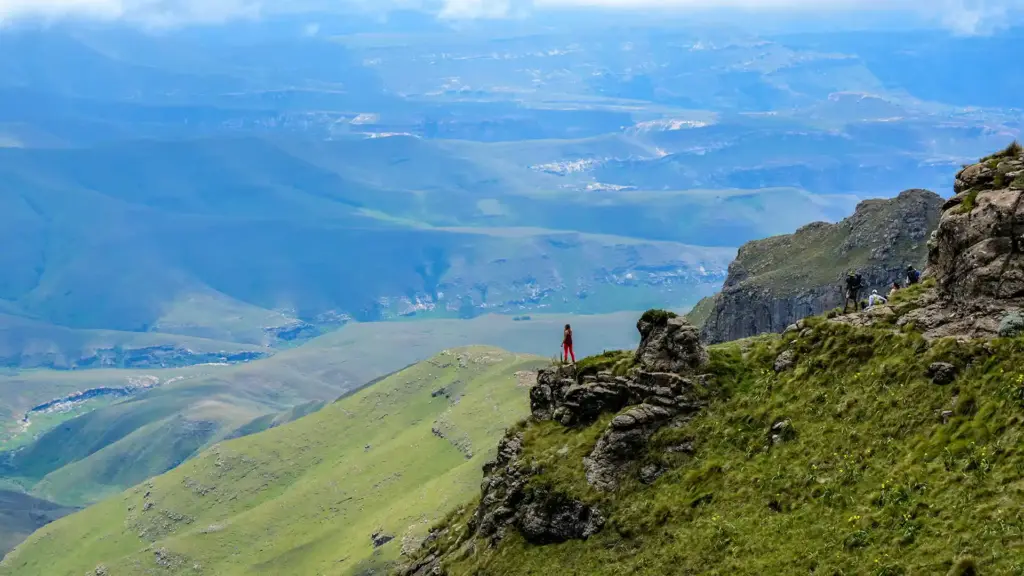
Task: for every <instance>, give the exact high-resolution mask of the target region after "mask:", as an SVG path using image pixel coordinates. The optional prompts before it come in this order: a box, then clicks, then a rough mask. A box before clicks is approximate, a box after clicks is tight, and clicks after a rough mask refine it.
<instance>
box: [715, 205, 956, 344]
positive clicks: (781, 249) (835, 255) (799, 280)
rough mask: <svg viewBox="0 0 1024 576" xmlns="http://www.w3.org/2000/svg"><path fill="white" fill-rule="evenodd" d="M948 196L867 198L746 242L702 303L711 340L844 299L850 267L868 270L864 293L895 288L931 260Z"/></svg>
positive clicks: (764, 328) (784, 322)
mask: <svg viewBox="0 0 1024 576" xmlns="http://www.w3.org/2000/svg"><path fill="white" fill-rule="evenodd" d="M942 203H943V200H942V198H941V197H940V196H939V195H937V194H935V193H933V192H929V191H927V190H919V189H915V190H906V191H904V192H902V193H900V194H899V195H898V196H897V197H896V198H893V199H891V200H865V201H864V202H861V203H860V204H859V205H858V206H857V208H856V210H855V211H854V213H853V215H852V216H850V217H849V218H846V219H845V220H843V221H841V222H838V223H836V224H828V223H824V222H815V223H812V224H808V225H807V226H804V227H802V228H800V229H799V230H797V231H796V232H795V233H793V234H788V235H783V236H774V237H771V238H766V239H764V240H756V241H754V242H749V243H747V244H745V245H744V246H743V247H741V248H740V250H739V253H738V255H737V257H736V260H735V261H733V263H732V264H730V266H729V273H728V276H727V278H726V280H725V284H724V286H723V288H722V291H721V292H720V293H719V294H717V295H716V296H714V297H712V301H711V303H708V302H704V303H702V304H701V305H698V309H702V314H701V316H703V317H704V318H701V319H702V320H703V324H702V326H701V334H702V336H703V338H704V340H705V341H707V342H708V343H717V342H726V341H731V340H738V339H740V338H746V337H749V336H753V335H756V334H762V333H766V332H782V331H783V330H785V329H786V327H787V326H789V325H791V324H793V323H794V322H796V321H797V320H799V319H801V318H805V317H807V316H813V315H817V314H822V313H824V312H825V311H827V310H831V309H833V308H836V307H838V306H842V305H843V297H844V293H843V289H844V288H843V279H844V278H845V276H846V274H847V273H848V272H850V271H857V272H859V273H860V274H861V275H862V276H863V278H864V282H865V289H866V292H865V293H864V296H866V295H867V294H870V293H871V290H872V289H877V290H878V291H879V292H880V293H888V292H889V290H888V288H889V287H890V286H891V285H892V283H893V282H895V281H902V280H903V279H904V278H905V275H906V274H905V270H906V267H907V265H913V266H915V267H917V268H919V269H920V268H921V267H923V265H924V264H925V262H926V259H927V255H928V248H927V240H928V236H929V234H930V233H931V232H932V230H934V229H935V227H936V225H937V224H938V220H939V215H940V213H941V208H942ZM709 308H710V312H709V311H708V309H709ZM695 321H698V320H695Z"/></svg>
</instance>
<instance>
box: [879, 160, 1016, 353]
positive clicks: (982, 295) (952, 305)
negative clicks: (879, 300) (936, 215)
mask: <svg viewBox="0 0 1024 576" xmlns="http://www.w3.org/2000/svg"><path fill="white" fill-rule="evenodd" d="M954 191H955V192H956V195H955V196H954V197H953V198H950V199H949V200H947V201H946V202H945V204H944V205H943V213H942V218H941V220H940V221H939V225H938V227H937V228H936V230H935V232H934V233H933V234H932V236H931V238H930V239H929V242H928V268H927V271H926V275H927V276H929V277H932V278H934V279H935V282H936V289H935V291H934V292H933V293H929V294H926V295H925V296H924V297H922V300H921V302H920V303H921V304H922V306H920V307H919V308H917V309H915V310H913V311H911V312H910V313H908V314H906V315H904V316H903V317H901V318H900V319H899V322H898V323H899V324H900V325H905V324H909V323H913V325H914V326H915V327H917V328H919V329H921V330H923V331H924V332H925V335H926V336H927V337H941V336H962V337H990V336H996V335H999V334H1003V335H1010V333H1011V332H1013V330H1011V329H1010V326H1011V325H1013V324H1014V323H1015V322H1016V319H1017V318H1019V312H1020V309H1021V308H1022V307H1024V258H1022V249H1024V245H1022V241H1024V202H1022V199H1024V151H1022V150H1021V148H1020V146H1016V145H1013V146H1010V147H1008V148H1007V149H1006V150H1004V151H1002V152H1000V153H999V154H996V155H993V156H990V157H988V158H985V159H983V160H982V161H981V162H980V163H978V164H974V165H971V166H967V167H965V168H964V169H963V170H961V171H960V172H959V173H957V175H956V182H955V184H954Z"/></svg>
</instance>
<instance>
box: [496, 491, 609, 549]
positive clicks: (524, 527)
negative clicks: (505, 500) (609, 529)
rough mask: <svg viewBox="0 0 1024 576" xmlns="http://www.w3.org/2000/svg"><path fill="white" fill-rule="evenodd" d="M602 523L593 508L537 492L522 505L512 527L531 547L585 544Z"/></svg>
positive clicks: (555, 495) (599, 515)
mask: <svg viewBox="0 0 1024 576" xmlns="http://www.w3.org/2000/svg"><path fill="white" fill-rule="evenodd" d="M604 523H605V519H604V516H602V515H601V512H600V511H598V510H597V509H596V508H593V507H591V506H587V505H585V504H583V503H581V502H579V501H576V500H572V499H570V498H567V497H565V496H562V495H559V494H551V493H548V492H545V491H537V492H533V493H531V494H529V495H528V496H527V497H526V499H525V501H524V502H523V504H522V510H521V513H520V514H519V516H518V518H517V521H516V527H517V528H518V529H519V532H520V533H521V534H522V535H523V538H524V539H526V541H527V542H529V543H531V544H538V545H542V544H557V543H560V542H566V541H568V540H586V539H587V538H589V537H591V536H593V535H594V534H597V533H598V532H600V530H601V528H603V527H604Z"/></svg>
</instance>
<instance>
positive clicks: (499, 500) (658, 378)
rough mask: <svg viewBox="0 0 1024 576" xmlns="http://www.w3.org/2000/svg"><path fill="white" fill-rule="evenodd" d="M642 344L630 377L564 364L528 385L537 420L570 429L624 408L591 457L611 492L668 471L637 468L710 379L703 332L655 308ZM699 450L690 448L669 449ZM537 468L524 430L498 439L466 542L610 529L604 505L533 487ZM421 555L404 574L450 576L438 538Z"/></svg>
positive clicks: (590, 474) (693, 407)
mask: <svg viewBox="0 0 1024 576" xmlns="http://www.w3.org/2000/svg"><path fill="white" fill-rule="evenodd" d="M637 329H638V330H639V331H640V335H641V338H642V342H641V344H640V346H639V348H638V349H637V351H636V354H635V365H634V367H633V368H632V370H631V371H630V373H629V375H628V376H615V375H613V374H612V373H611V372H598V373H597V374H585V375H583V376H582V377H579V376H578V375H577V374H576V373H575V368H574V367H570V366H557V367H553V368H550V369H547V370H541V371H540V372H538V373H537V383H536V384H535V385H534V386H533V387H532V388H531V389H530V409H531V412H532V415H533V418H534V419H535V420H553V421H555V422H558V423H559V424H561V425H563V426H580V425H589V424H592V423H593V422H594V421H595V420H597V419H598V418H599V417H600V416H601V415H602V414H607V413H618V415H617V416H615V418H614V419H613V420H612V421H611V423H610V425H609V426H608V428H607V429H606V430H605V431H604V432H603V433H602V435H601V437H600V438H599V439H598V441H597V443H596V445H595V446H594V448H593V450H592V451H591V453H590V454H589V455H587V456H586V457H585V458H584V462H583V466H584V468H585V470H586V475H587V481H588V482H589V483H590V484H591V485H592V486H594V487H595V488H597V489H598V490H603V491H609V490H614V489H615V488H616V486H617V485H618V482H619V481H620V480H621V479H622V477H623V475H624V474H626V473H628V472H635V474H636V477H637V478H638V479H639V480H640V481H641V482H645V483H651V482H654V481H656V480H657V478H658V477H659V476H660V475H661V474H662V473H663V472H664V470H663V469H661V468H660V467H659V466H656V465H647V466H643V467H641V466H639V465H638V463H637V462H636V458H637V456H638V455H640V454H643V453H644V452H645V445H646V443H647V442H648V440H649V439H650V437H651V436H652V435H653V434H654V433H655V432H656V431H657V430H658V429H659V428H661V427H662V426H664V425H665V424H667V423H669V422H672V421H674V420H679V419H681V418H688V417H691V416H692V415H693V414H694V413H696V412H697V411H698V410H700V409H701V408H702V407H703V406H704V405H705V404H706V401H707V400H706V399H707V394H706V391H707V389H708V384H709V382H708V377H706V376H703V375H701V374H700V370H701V369H702V368H704V366H705V365H706V364H707V362H708V353H707V349H706V348H705V347H704V345H703V344H702V343H701V341H700V338H699V335H698V331H697V329H696V328H695V327H694V326H692V325H690V324H689V323H688V322H686V321H685V320H683V319H682V318H677V317H673V315H671V314H668V313H665V312H657V313H653V312H648V313H647V314H644V317H643V318H642V319H641V321H640V322H638V323H637ZM671 451H675V452H679V453H689V452H692V451H693V447H692V445H689V444H683V445H680V446H677V447H674V448H673V449H671ZM539 466H540V464H537V463H535V461H534V460H532V459H529V458H526V457H524V456H523V435H522V433H520V432H516V431H510V432H508V433H506V435H505V437H504V438H503V439H502V440H501V442H500V443H499V444H498V453H497V456H496V457H495V458H494V460H492V461H490V462H488V463H487V464H486V465H485V466H484V479H483V482H482V483H481V487H480V489H481V498H480V504H479V506H478V507H477V509H476V511H475V512H474V514H473V517H472V519H471V520H470V521H469V525H468V531H467V532H468V533H467V534H464V535H462V536H460V537H459V542H460V543H461V545H462V547H463V548H466V547H472V546H475V544H474V542H475V539H476V538H481V539H483V540H485V541H487V542H488V543H490V544H491V545H494V544H496V543H497V542H498V541H500V540H501V539H502V538H503V537H504V536H505V535H506V534H507V533H508V530H510V529H513V530H516V531H518V532H519V534H521V535H522V536H523V538H524V539H525V540H526V541H527V542H530V543H531V544H535V545H544V544H552V543H558V542H565V541H567V540H574V539H586V538H589V537H590V536H592V535H594V534H596V533H598V532H599V531H600V530H601V529H602V528H603V527H604V525H605V521H606V519H605V517H604V515H603V514H602V513H601V511H600V510H599V509H597V508H596V507H594V506H593V505H590V504H588V503H586V502H582V501H580V500H577V499H574V498H571V497H569V496H567V495H566V494H564V493H560V492H557V491H555V490H553V489H551V488H549V487H546V486H543V485H537V484H536V483H534V484H531V482H530V480H531V478H532V477H534V476H536V475H538V474H540V473H541V472H542V470H541V469H540V468H539ZM437 538H438V535H437V534H431V536H429V537H428V538H427V539H426V540H425V541H424V544H423V548H422V550H423V551H424V552H423V555H422V556H421V557H419V558H417V559H415V560H413V561H412V562H411V563H410V564H408V565H406V566H405V567H403V568H402V569H401V570H400V572H399V573H400V574H402V575H403V576H428V575H430V576H443V574H444V572H443V568H442V566H441V560H442V557H443V553H441V552H439V551H438V550H437V547H436V546H434V545H433V544H432V542H434V541H436V539H437Z"/></svg>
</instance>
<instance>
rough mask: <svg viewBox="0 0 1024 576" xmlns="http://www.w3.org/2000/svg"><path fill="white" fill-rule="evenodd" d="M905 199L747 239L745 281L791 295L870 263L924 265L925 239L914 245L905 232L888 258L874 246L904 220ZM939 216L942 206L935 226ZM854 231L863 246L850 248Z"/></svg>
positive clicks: (874, 202) (876, 202)
mask: <svg viewBox="0 0 1024 576" xmlns="http://www.w3.org/2000/svg"><path fill="white" fill-rule="evenodd" d="M900 198H902V196H901V197H900ZM909 201H910V200H909V198H908V200H907V202H909ZM902 203H903V201H902V200H900V199H892V200H877V199H876V200H867V201H864V202H862V203H861V204H860V211H859V212H858V213H856V215H855V216H852V217H851V218H850V219H848V220H847V221H844V222H843V223H840V224H832V225H823V224H821V223H818V224H815V225H810V226H806V227H803V228H801V229H799V230H798V231H797V232H796V233H794V234H786V235H780V236H773V237H770V238H765V239H763V240H757V241H754V242H750V243H748V244H745V245H744V246H743V247H742V248H741V249H740V251H739V254H738V255H737V262H738V263H741V264H742V269H743V270H745V271H746V273H747V275H748V276H747V277H745V278H744V279H743V280H742V283H743V285H745V286H749V287H767V288H771V289H772V290H773V292H774V293H775V294H777V295H785V294H790V293H797V292H800V291H801V290H805V289H806V288H807V287H813V286H821V285H824V284H832V283H834V282H836V281H837V279H840V278H842V277H843V274H844V272H846V271H850V270H862V269H863V268H864V267H866V266H868V265H869V264H872V265H876V266H877V265H884V266H886V267H889V268H902V266H903V265H905V264H907V263H913V264H917V265H919V266H920V265H922V264H923V261H924V260H925V259H926V255H927V247H926V245H925V243H924V242H919V243H916V244H914V243H912V241H911V240H910V239H908V238H906V237H905V236H904V237H899V238H898V239H897V241H896V244H895V246H893V247H892V249H891V250H889V251H888V252H887V254H886V256H885V257H884V259H882V260H878V259H873V258H872V251H873V248H877V247H878V246H879V243H880V241H881V240H882V239H883V237H882V234H883V233H885V232H887V230H888V229H889V228H892V227H894V226H896V225H894V224H893V223H894V222H895V223H898V222H900V218H899V216H898V214H900V212H899V210H900V209H901V204H902ZM938 216H939V214H938V210H936V211H935V213H934V214H932V215H930V218H932V220H931V221H930V222H928V227H929V228H934V227H935V225H936V222H937V219H938ZM848 222H854V223H853V224H848ZM851 226H852V232H851ZM851 233H852V234H855V235H856V236H858V238H859V244H858V246H859V247H858V248H857V249H852V250H849V251H847V252H844V251H843V247H844V243H845V242H847V241H848V240H850V239H851V237H850V235H851ZM872 234H873V236H872Z"/></svg>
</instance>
